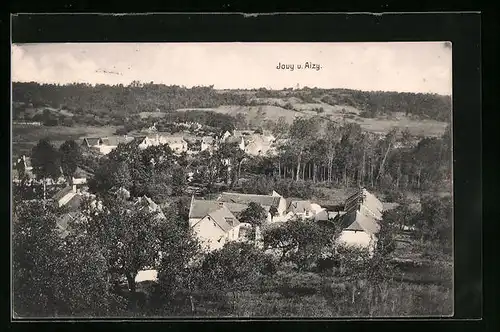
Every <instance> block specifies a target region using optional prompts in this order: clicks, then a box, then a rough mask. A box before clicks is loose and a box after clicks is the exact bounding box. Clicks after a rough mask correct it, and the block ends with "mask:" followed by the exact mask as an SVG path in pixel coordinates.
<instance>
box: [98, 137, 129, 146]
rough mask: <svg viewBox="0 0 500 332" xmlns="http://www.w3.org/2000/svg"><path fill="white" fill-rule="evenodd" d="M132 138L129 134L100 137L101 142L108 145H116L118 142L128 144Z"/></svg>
mask: <svg viewBox="0 0 500 332" xmlns="http://www.w3.org/2000/svg"><path fill="white" fill-rule="evenodd" d="M133 140H134V137H131V136H127V137H125V136H112V137H106V138H103V139H102V143H103V144H106V145H109V146H118V144H128V143H130V142H132V141H133Z"/></svg>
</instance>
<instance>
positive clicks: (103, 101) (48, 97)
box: [12, 82, 246, 115]
mask: <svg viewBox="0 0 500 332" xmlns="http://www.w3.org/2000/svg"><path fill="white" fill-rule="evenodd" d="M12 97H13V100H15V101H16V102H25V103H27V104H32V106H33V107H43V106H45V105H49V106H51V107H54V108H62V107H64V108H66V109H69V110H79V109H81V110H86V111H87V110H102V111H106V112H109V111H119V112H120V113H123V114H126V115H130V114H134V113H139V112H155V111H156V110H157V109H160V110H162V111H171V110H176V109H179V108H209V107H218V106H220V105H243V104H245V103H246V97H245V96H243V95H241V94H234V93H218V92H217V91H216V90H214V88H213V86H207V87H204V86H197V87H192V88H185V87H180V86H176V85H172V86H167V85H164V84H154V83H146V84H142V83H140V82H132V83H131V84H130V85H128V86H124V85H121V84H120V85H113V86H111V85H105V84H97V85H91V84H86V83H74V84H68V85H59V84H38V83H35V82H31V83H20V82H14V83H13V87H12Z"/></svg>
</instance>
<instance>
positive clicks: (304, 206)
mask: <svg viewBox="0 0 500 332" xmlns="http://www.w3.org/2000/svg"><path fill="white" fill-rule="evenodd" d="M286 211H287V212H293V213H305V212H307V211H312V206H311V202H310V201H290V202H289V203H288V205H287V207H286Z"/></svg>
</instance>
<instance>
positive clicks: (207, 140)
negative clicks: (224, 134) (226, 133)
mask: <svg viewBox="0 0 500 332" xmlns="http://www.w3.org/2000/svg"><path fill="white" fill-rule="evenodd" d="M214 141H215V140H214V138H213V137H211V136H204V137H203V138H202V142H203V143H205V144H212V143H213V142H214Z"/></svg>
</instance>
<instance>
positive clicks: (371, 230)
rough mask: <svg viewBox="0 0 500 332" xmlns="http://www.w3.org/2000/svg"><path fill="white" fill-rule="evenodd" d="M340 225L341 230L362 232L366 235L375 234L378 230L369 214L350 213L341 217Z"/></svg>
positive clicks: (377, 225)
mask: <svg viewBox="0 0 500 332" xmlns="http://www.w3.org/2000/svg"><path fill="white" fill-rule="evenodd" d="M341 225H342V227H343V230H348V231H362V232H366V233H368V234H376V233H378V231H379V230H380V225H379V224H378V221H377V220H376V219H375V218H374V217H372V216H370V215H369V214H366V213H363V212H360V211H352V212H349V213H346V214H344V215H343V216H342V219H341Z"/></svg>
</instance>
